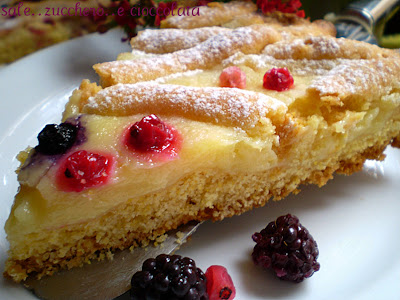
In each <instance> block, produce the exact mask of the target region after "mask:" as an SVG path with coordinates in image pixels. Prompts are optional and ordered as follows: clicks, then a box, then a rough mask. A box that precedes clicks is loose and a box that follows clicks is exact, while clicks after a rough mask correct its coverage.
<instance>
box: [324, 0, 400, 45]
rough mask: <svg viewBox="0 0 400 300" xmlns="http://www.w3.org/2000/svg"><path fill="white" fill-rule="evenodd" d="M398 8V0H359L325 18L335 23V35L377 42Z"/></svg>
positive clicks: (399, 6) (372, 42)
mask: <svg viewBox="0 0 400 300" xmlns="http://www.w3.org/2000/svg"><path fill="white" fill-rule="evenodd" d="M399 8H400V0H372V1H371V0H361V1H356V2H353V3H351V4H350V5H349V6H348V7H347V8H346V9H345V10H344V11H343V12H342V13H340V14H338V15H334V16H332V15H330V16H327V19H329V20H330V21H332V22H333V23H335V26H336V30H337V37H346V38H349V39H354V40H359V41H364V42H368V43H371V44H378V41H379V40H380V38H381V37H382V34H383V30H384V26H385V23H386V22H387V21H388V20H389V19H390V18H391V17H392V16H393V15H394V14H395V13H396V11H397V10H398V9H399Z"/></svg>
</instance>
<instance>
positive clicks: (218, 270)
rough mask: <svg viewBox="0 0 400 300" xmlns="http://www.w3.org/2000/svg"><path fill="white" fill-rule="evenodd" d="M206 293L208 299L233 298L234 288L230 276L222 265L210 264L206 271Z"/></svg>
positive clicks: (230, 299)
mask: <svg viewBox="0 0 400 300" xmlns="http://www.w3.org/2000/svg"><path fill="white" fill-rule="evenodd" d="M206 278H207V293H208V296H209V297H210V300H221V299H229V300H232V299H234V298H235V295H236V289H235V286H234V285H233V281H232V278H231V276H229V274H228V271H227V270H226V269H225V268H224V267H223V266H215V265H214V266H211V267H209V268H208V269H207V271H206Z"/></svg>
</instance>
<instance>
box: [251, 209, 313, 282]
mask: <svg viewBox="0 0 400 300" xmlns="http://www.w3.org/2000/svg"><path fill="white" fill-rule="evenodd" d="M252 238H253V241H254V242H256V245H255V247H254V250H253V253H252V258H253V261H254V263H255V264H256V265H259V266H261V267H263V268H266V269H272V270H274V272H275V274H276V276H278V277H279V278H280V279H283V280H288V281H293V282H301V281H303V280H304V279H305V278H308V277H311V276H312V275H313V274H314V272H316V271H318V270H319V268H320V265H319V263H318V262H317V258H318V254H319V251H318V246H317V243H316V242H315V240H314V239H313V237H312V236H311V235H310V233H309V232H308V230H307V229H306V228H305V227H304V226H303V225H301V224H300V222H299V219H298V218H297V217H296V216H294V215H291V214H287V215H285V216H280V217H279V218H277V219H276V220H275V221H273V222H270V223H269V224H268V225H267V227H265V228H264V229H263V230H261V232H256V233H255V234H253V236H252Z"/></svg>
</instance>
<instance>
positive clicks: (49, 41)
mask: <svg viewBox="0 0 400 300" xmlns="http://www.w3.org/2000/svg"><path fill="white" fill-rule="evenodd" d="M134 1H141V3H144V4H142V5H146V3H147V4H148V3H151V2H152V1H153V0H131V2H132V3H133V2H134ZM160 1H162V0H155V2H160ZM168 1H170V0H165V2H168ZM180 1H181V0H180ZM221 1H224V2H226V1H227V0H221ZM283 1H285V0H283ZM78 2H79V3H80V7H81V8H82V9H83V8H84V7H89V8H90V7H98V5H99V2H100V3H101V4H102V5H105V6H107V5H110V3H111V2H112V1H111V0H43V1H40V0H39V1H38V0H36V1H16V0H0V65H4V64H7V63H10V62H13V61H15V60H17V59H19V58H21V57H23V56H25V55H27V54H29V53H32V52H34V51H37V50H38V49H41V48H44V47H47V46H50V45H53V44H56V43H59V42H62V41H65V40H68V39H72V38H75V37H78V36H82V35H85V34H89V33H92V32H96V31H102V30H101V29H99V26H98V24H99V20H98V19H96V18H93V17H83V16H61V15H58V16H57V15H54V13H55V14H57V8H59V9H60V8H62V7H71V6H75V5H76V3H78ZM301 2H302V4H303V6H302V9H304V10H305V12H306V17H309V18H310V19H311V20H314V19H319V18H324V16H325V15H326V14H328V13H332V12H333V13H338V12H340V11H342V10H343V9H344V8H345V7H346V6H347V5H348V4H349V2H351V1H349V0H336V1H313V0H302V1H301ZM18 5H22V9H21V10H20V12H21V14H23V9H24V8H27V7H29V8H30V13H35V16H15V17H10V16H9V13H10V12H13V10H11V11H10V9H12V8H13V7H14V8H17V7H18ZM47 7H50V8H54V9H55V10H54V11H51V10H50V11H49V10H48V9H47ZM14 11H15V10H14ZM53 12H54V13H53ZM39 14H40V15H41V16H39ZM46 14H47V15H49V14H50V16H46ZM379 44H380V46H382V47H388V48H400V11H397V13H396V14H395V15H394V16H393V17H392V18H391V19H390V20H389V21H388V22H387V23H386V25H385V26H384V28H383V36H382V37H381V38H380V39H379Z"/></svg>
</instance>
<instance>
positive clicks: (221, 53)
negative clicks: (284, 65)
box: [95, 25, 276, 85]
mask: <svg viewBox="0 0 400 300" xmlns="http://www.w3.org/2000/svg"><path fill="white" fill-rule="evenodd" d="M272 31H273V30H272V29H271V28H269V27H266V26H262V25H255V26H248V27H241V28H238V29H236V30H233V31H228V32H224V33H221V34H218V35H216V36H213V37H211V38H209V39H208V40H206V41H205V42H203V43H201V44H199V45H197V46H195V47H193V48H190V49H185V50H180V51H176V52H173V53H169V54H162V55H158V56H155V57H152V58H150V59H138V60H133V61H126V60H123V61H115V62H109V63H103V64H99V65H96V66H95V69H96V71H97V72H98V73H99V75H100V76H101V77H102V81H103V82H107V83H108V85H112V84H117V83H136V82H138V81H148V80H153V79H156V78H158V77H160V76H166V75H169V74H172V73H179V72H185V71H189V70H195V69H200V68H202V69H209V68H212V67H214V66H215V65H216V64H219V63H220V62H221V61H222V60H223V59H225V58H227V57H229V56H231V55H232V54H234V53H236V52H238V51H242V52H250V53H258V52H259V51H260V50H261V49H262V48H263V47H264V46H265V45H266V44H268V42H270V38H273V36H274V35H273V34H271V32H272ZM275 33H276V32H275Z"/></svg>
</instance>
